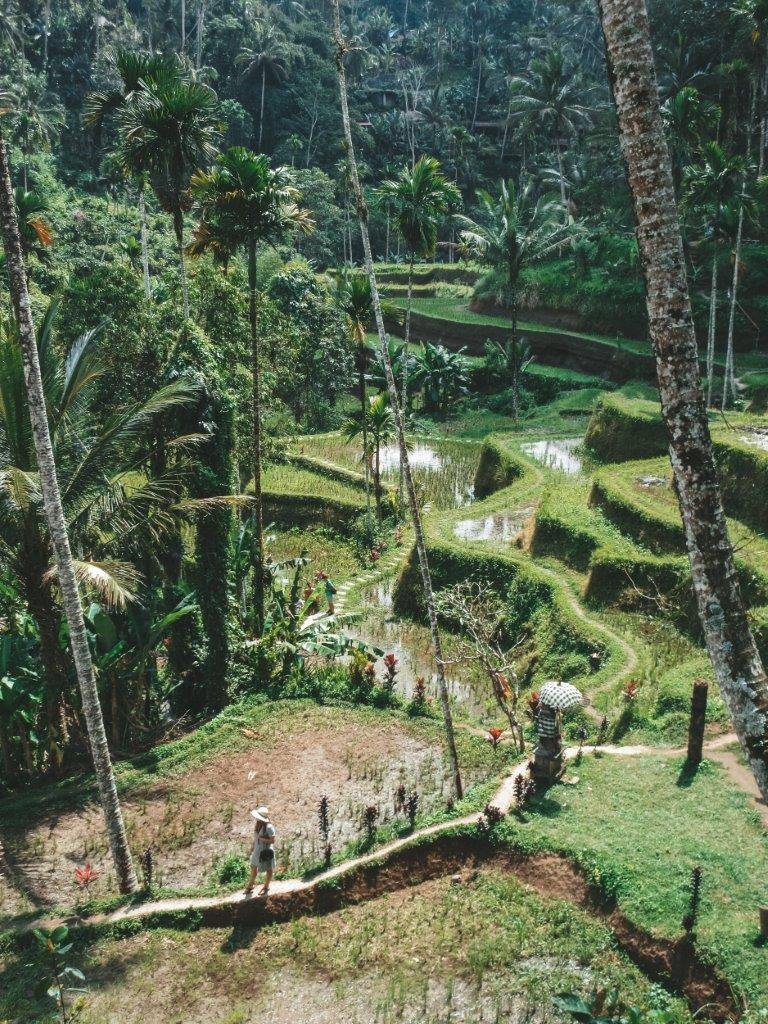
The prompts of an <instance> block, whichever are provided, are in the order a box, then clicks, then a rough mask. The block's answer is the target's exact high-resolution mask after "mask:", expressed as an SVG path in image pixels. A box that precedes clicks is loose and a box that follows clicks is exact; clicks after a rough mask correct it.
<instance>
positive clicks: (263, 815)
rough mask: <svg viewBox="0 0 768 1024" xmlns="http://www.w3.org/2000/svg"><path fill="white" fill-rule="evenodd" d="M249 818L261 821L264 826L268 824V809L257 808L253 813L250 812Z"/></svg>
mask: <svg viewBox="0 0 768 1024" xmlns="http://www.w3.org/2000/svg"><path fill="white" fill-rule="evenodd" d="M251 817H252V818H255V819H256V821H262V822H264V824H265V825H268V824H269V808H268V807H257V808H256V809H255V810H254V811H251Z"/></svg>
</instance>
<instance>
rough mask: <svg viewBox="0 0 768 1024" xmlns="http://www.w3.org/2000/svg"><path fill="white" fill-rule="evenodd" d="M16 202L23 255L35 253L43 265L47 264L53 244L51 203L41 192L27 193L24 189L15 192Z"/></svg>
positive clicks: (20, 188)
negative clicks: (49, 218)
mask: <svg viewBox="0 0 768 1024" xmlns="http://www.w3.org/2000/svg"><path fill="white" fill-rule="evenodd" d="M14 200H15V202H16V217H17V219H18V223H19V237H20V239H21V251H22V253H23V255H24V256H25V257H26V256H29V254H30V253H34V255H35V256H36V257H37V258H38V259H39V260H40V261H41V263H47V262H48V248H49V246H50V245H52V243H53V230H52V228H51V225H50V224H49V222H48V216H47V215H48V213H49V212H50V209H51V207H50V203H49V202H48V200H47V199H46V197H45V196H44V195H43V194H42V193H41V192H27V191H26V190H25V189H24V188H22V187H19V188H17V189H16V190H15V191H14Z"/></svg>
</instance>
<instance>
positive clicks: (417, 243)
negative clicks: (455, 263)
mask: <svg viewBox="0 0 768 1024" xmlns="http://www.w3.org/2000/svg"><path fill="white" fill-rule="evenodd" d="M379 198H380V199H381V201H382V202H383V203H386V204H387V205H388V207H389V208H390V209H391V210H392V211H393V213H394V218H395V229H396V230H397V232H398V234H399V235H400V237H401V238H402V239H403V241H404V242H405V246H406V250H407V252H408V298H407V303H406V307H405V351H406V359H407V358H408V356H407V353H408V346H409V345H410V341H411V306H412V303H413V264H414V260H415V259H416V257H417V256H420V257H421V258H422V259H426V258H428V257H430V256H433V255H434V252H435V247H436V245H437V231H438V227H439V224H440V221H441V219H442V218H443V217H445V216H446V215H447V214H448V213H449V212H450V210H451V209H453V208H455V207H457V206H459V204H460V203H461V193H460V192H459V190H458V188H457V187H456V186H455V185H454V184H453V182H450V181H448V180H447V179H446V178H445V176H444V175H443V174H442V173H441V171H440V163H439V161H438V160H436V159H435V158H434V157H432V156H422V157H419V159H418V160H417V161H416V163H415V164H414V165H413V168H410V167H404V168H403V169H402V170H401V171H400V174H399V175H398V176H397V178H394V179H391V180H389V181H385V182H384V183H383V184H382V185H381V187H380V188H379ZM401 401H402V408H403V412H405V411H406V410H407V408H408V374H407V372H406V373H404V374H403V393H402V399H401ZM402 497H403V470H402V466H401V469H400V499H401V502H402Z"/></svg>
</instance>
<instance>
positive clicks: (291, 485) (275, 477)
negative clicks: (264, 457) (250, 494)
mask: <svg viewBox="0 0 768 1024" xmlns="http://www.w3.org/2000/svg"><path fill="white" fill-rule="evenodd" d="M262 487H263V489H264V491H265V492H270V493H274V494H277V495H280V496H283V495H310V496H311V495H319V496H322V497H324V498H330V499H331V500H332V501H340V502H344V503H347V504H350V505H360V504H361V501H363V502H364V498H363V497H361V493H360V490H359V488H356V487H351V486H350V485H349V484H345V483H342V482H341V481H340V480H332V479H331V478H329V477H327V476H321V475H320V474H319V473H313V472H311V470H308V469H302V468H301V467H299V466H292V465H287V464H283V463H279V464H274V465H270V466H268V467H267V468H266V470H265V471H264V474H263V478H262Z"/></svg>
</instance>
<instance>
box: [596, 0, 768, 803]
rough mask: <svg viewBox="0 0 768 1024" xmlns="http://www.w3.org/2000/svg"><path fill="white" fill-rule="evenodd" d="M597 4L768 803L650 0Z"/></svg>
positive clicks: (655, 298) (746, 736) (671, 402)
mask: <svg viewBox="0 0 768 1024" xmlns="http://www.w3.org/2000/svg"><path fill="white" fill-rule="evenodd" d="M598 7H599V10H600V17H601V21H602V26H603V34H604V38H605V49H606V58H607V64H608V76H609V80H610V81H611V84H612V86H613V96H614V102H615V104H616V111H617V115H618V122H619V133H620V138H621V146H622V151H623V154H624V160H625V163H626V167H627V177H628V181H629V188H630V192H631V195H632V200H633V206H634V213H635V224H636V232H637V241H638V247H639V249H640V255H641V262H642V266H643V272H644V275H645V283H646V296H647V298H646V302H647V306H648V321H649V324H650V332H651V340H652V342H653V348H654V352H655V354H656V365H657V370H658V379H659V391H660V395H661V408H662V414H663V417H664V420H665V423H666V426H667V431H668V435H669V450H670V456H671V460H672V468H673V471H674V477H675V485H676V492H677V496H678V501H679V503H680V512H681V514H682V518H683V526H684V529H685V536H686V544H687V547H688V555H689V558H690V562H691V571H692V576H693V588H694V592H695V594H696V599H697V603H698V608H699V617H700V619H701V625H702V630H703V632H704V637H705V640H706V644H707V649H708V651H709V655H710V659H711V661H712V666H713V669H714V672H715V676H716V678H717V680H718V683H719V685H720V689H721V692H722V694H723V699H724V701H725V703H726V705H727V707H728V710H729V712H730V715H731V719H732V721H733V725H734V729H735V730H736V733H737V735H738V737H739V740H740V742H741V746H742V749H743V751H744V755H745V757H746V758H747V762H748V763H749V766H750V768H751V769H752V772H753V773H754V776H755V779H756V780H757V784H758V786H759V787H760V791H761V793H762V794H763V796H764V797H765V798H768V678H766V674H765V670H764V668H763V665H762V663H761V660H760V654H759V652H758V650H757V647H756V645H755V641H754V638H753V636H752V633H751V630H750V628H749V623H748V621H747V615H746V611H745V608H744V602H743V600H742V597H741V592H740V589H739V583H738V577H737V573H736V567H735V565H734V560H733V547H732V545H731V541H730V538H729V536H728V527H727V524H726V520H725V512H724V510H723V502H722V496H721V493H720V485H719V482H718V478H717V468H716V465H715V460H714V456H713V452H712V444H711V440H710V436H709V424H708V421H707V411H706V406H705V404H704V396H703V394H702V391H701V385H700V378H699V359H698V350H697V347H696V333H695V330H694V326H693V317H692V315H691V304H690V298H689V294H688V282H687V278H686V270H685V255H684V252H683V243H682V238H681V235H680V227H679V223H678V218H677V210H676V204H675V195H674V189H673V185H672V170H671V167H670V160H669V151H668V149H667V145H666V140H665V138H664V126H663V122H662V119H661V110H660V106H659V93H658V84H657V81H656V74H655V69H654V60H653V51H652V49H651V40H650V25H649V21H648V11H647V9H646V5H645V0H598Z"/></svg>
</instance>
